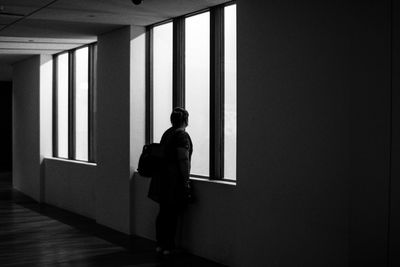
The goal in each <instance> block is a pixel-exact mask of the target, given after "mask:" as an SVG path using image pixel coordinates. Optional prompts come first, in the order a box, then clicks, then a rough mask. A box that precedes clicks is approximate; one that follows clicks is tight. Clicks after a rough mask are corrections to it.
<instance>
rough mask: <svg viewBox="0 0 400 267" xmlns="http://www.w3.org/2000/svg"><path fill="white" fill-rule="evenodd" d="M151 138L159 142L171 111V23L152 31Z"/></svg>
mask: <svg viewBox="0 0 400 267" xmlns="http://www.w3.org/2000/svg"><path fill="white" fill-rule="evenodd" d="M153 42H154V46H153V107H154V108H153V114H154V117H153V129H154V130H153V137H154V140H157V142H158V141H159V140H161V136H162V134H163V133H164V131H165V129H168V128H169V126H170V123H169V115H170V113H171V110H172V22H170V23H166V24H163V25H160V26H157V27H154V29H153Z"/></svg>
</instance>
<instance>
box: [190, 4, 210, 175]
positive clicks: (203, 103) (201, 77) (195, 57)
mask: <svg viewBox="0 0 400 267" xmlns="http://www.w3.org/2000/svg"><path fill="white" fill-rule="evenodd" d="M185 23H186V25H185V38H186V41H185V42H186V43H185V45H186V51H185V52H186V58H185V64H186V65H185V72H186V77H185V79H186V84H185V86H186V100H185V101H186V109H187V110H188V112H189V127H188V128H187V130H188V132H189V133H190V135H191V137H192V141H193V147H194V151H193V157H192V171H191V172H192V174H197V175H205V176H209V154H210V153H209V151H210V149H209V143H210V133H209V132H210V118H209V117H210V92H209V91H210V14H209V12H206V13H202V14H200V15H196V16H192V17H188V18H186V20H185Z"/></svg>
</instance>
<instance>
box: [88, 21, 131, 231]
mask: <svg viewBox="0 0 400 267" xmlns="http://www.w3.org/2000/svg"><path fill="white" fill-rule="evenodd" d="M130 36H131V32H130V27H124V28H121V29H120V30H117V31H113V32H110V33H107V34H104V35H100V36H99V37H98V43H97V44H98V59H97V62H98V65H97V77H98V80H97V129H96V131H97V161H98V175H97V178H96V188H95V191H96V219H97V221H98V222H99V223H100V224H103V225H106V226H109V227H111V228H114V229H117V230H119V231H121V232H124V233H129V229H130V225H129V203H130V198H129V179H130V160H129V159H130V79H131V78H130V65H129V64H130Z"/></svg>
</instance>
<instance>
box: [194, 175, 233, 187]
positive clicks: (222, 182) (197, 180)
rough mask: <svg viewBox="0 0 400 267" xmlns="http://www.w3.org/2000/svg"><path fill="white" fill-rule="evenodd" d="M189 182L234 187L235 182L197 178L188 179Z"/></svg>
mask: <svg viewBox="0 0 400 267" xmlns="http://www.w3.org/2000/svg"><path fill="white" fill-rule="evenodd" d="M190 180H191V181H196V182H205V183H213V184H223V185H231V186H236V181H228V180H212V179H209V178H199V177H193V176H192V177H190Z"/></svg>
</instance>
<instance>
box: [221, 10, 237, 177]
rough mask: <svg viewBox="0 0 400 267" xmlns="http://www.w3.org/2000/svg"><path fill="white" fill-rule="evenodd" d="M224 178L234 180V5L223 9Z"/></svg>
mask: <svg viewBox="0 0 400 267" xmlns="http://www.w3.org/2000/svg"><path fill="white" fill-rule="evenodd" d="M224 9H225V10H224V25H225V28H224V40H225V42H224V45H225V46H224V53H225V54H224V59H225V60H224V64H225V65H224V70H225V71H224V85H225V86H224V87H225V92H224V96H225V99H224V100H225V102H224V155H225V157H224V167H225V168H224V177H225V179H229V180H235V179H236V5H230V6H226V7H225V8H224Z"/></svg>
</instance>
